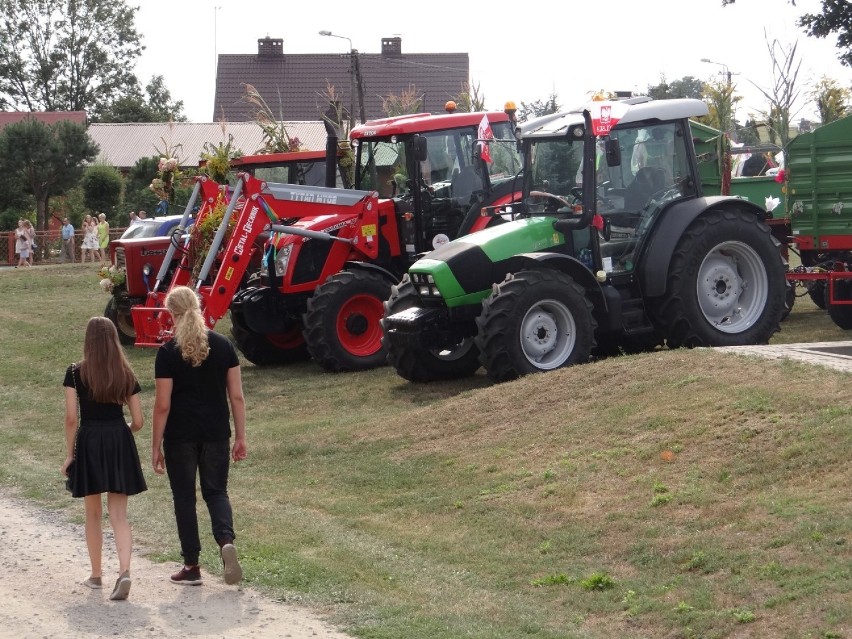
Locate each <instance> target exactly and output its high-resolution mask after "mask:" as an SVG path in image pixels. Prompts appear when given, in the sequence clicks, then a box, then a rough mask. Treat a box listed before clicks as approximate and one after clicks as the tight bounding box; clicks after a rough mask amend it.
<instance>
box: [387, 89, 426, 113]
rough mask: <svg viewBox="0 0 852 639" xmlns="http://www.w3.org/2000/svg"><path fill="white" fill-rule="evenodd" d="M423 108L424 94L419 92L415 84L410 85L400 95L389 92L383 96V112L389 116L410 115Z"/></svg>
mask: <svg viewBox="0 0 852 639" xmlns="http://www.w3.org/2000/svg"><path fill="white" fill-rule="evenodd" d="M422 110H423V94H422V93H421V94H419V95H418V93H417V89H416V88H415V87H414V86H413V85H408V89H404V90H403V91H402V92H400V94H399V95H395V94H393V93H389V94H388V95H387V96H383V97H382V112H383V113H384V114H385V115H386V116H387V117H392V116H395V115H409V114H412V113H420V112H421V111H422Z"/></svg>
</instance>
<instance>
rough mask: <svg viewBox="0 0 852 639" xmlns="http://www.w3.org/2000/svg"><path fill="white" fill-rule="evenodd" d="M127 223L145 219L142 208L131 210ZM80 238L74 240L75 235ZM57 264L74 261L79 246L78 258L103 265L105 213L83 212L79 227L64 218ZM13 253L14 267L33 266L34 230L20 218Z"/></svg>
mask: <svg viewBox="0 0 852 639" xmlns="http://www.w3.org/2000/svg"><path fill="white" fill-rule="evenodd" d="M129 217H130V225H134V224H141V223H142V222H143V221H144V220H145V219H146V213H145V211H142V210H140V211H139V212H138V213H137V212H136V211H131V212H130V216H129ZM78 234H79V236H80V239H79V240H78V239H77V236H78ZM59 235H60V244H59V254H58V258H59V263H60V264H66V263H74V262H76V261H77V248H78V247H79V249H80V261H81V262H83V263H85V262H92V263H95V262H98V261H99V262H100V263H101V265H102V266H103V265H105V264H106V263H107V260H108V259H109V251H108V249H109V242H110V224H109V222H108V221H107V217H106V215H105V214H104V213H97V214H95V215H91V214H88V213H87V214H86V215H84V216H83V221H82V222H81V224H80V228H79V230H78V229H77V228H75V227H74V225H73V224H72V223H71V221H70V220H69V218H68V217H67V216H66V217H63V218H62V223H61V225H60V231H59ZM14 241H15V255H17V257H18V261H17V264H16V265H15V268H18V267H27V266H32V265H33V255H34V253H35V249H36V248H38V247H37V245H36V232H35V228H34V227H33V224H32V222H30V221H29V220H27V219H24V218H21V219H20V220H18V227H17V229H16V230H15V236H14Z"/></svg>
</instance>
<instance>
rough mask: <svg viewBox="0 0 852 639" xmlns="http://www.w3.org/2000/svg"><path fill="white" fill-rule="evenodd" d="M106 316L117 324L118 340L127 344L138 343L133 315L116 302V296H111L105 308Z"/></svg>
mask: <svg viewBox="0 0 852 639" xmlns="http://www.w3.org/2000/svg"><path fill="white" fill-rule="evenodd" d="M104 317H106V318H107V319H108V320H109V321H110V322H112V323H113V324H115V328H116V330H117V331H118V341H119V342H121V343H122V344H124V345H125V346H133V344H135V343H136V327H134V326H133V316H132V315H131V314H130V312H129V311H127V312H124V311H122V310H120V309H119V308H118V305H117V304H116V303H115V296H110V298H109V302H107V305H106V308H105V309H104Z"/></svg>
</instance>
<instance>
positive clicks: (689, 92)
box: [648, 75, 704, 100]
mask: <svg viewBox="0 0 852 639" xmlns="http://www.w3.org/2000/svg"><path fill="white" fill-rule="evenodd" d="M703 93H704V82H702V81H701V80H699V79H698V78H695V77H693V76H691V75H686V76H684V77H682V78H681V79H680V80H672V81H671V82H666V76H665V75H661V76H660V83H659V84H657V85H648V96H650V97H652V98H654V99H655V100H670V99H673V98H695V99H696V100H700V99H701V96H702V95H703Z"/></svg>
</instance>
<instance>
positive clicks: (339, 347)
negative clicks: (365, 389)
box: [302, 269, 391, 373]
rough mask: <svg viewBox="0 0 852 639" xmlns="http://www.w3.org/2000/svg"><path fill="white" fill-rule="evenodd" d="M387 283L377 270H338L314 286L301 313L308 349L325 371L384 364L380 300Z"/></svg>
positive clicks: (381, 304) (389, 290)
mask: <svg viewBox="0 0 852 639" xmlns="http://www.w3.org/2000/svg"><path fill="white" fill-rule="evenodd" d="M390 292H391V282H390V281H388V280H387V279H386V278H385V277H382V275H381V274H379V273H373V272H370V271H363V270H358V269H356V270H353V271H342V272H340V273H337V274H335V275H332V276H331V277H329V278H328V279H327V280H326V281H325V282H324V283H323V284H321V285H320V286H318V287H317V288H316V290H315V291H314V294H313V295H312V296H311V297H310V299H308V309H307V312H306V313H305V314H304V315H303V316H302V325H303V326H304V327H305V328H304V330H303V333H304V336H305V343H306V344H307V347H308V352H309V353H310V355H311V357H313V358H314V360H316V362H317V363H318V364H319V365H320V366H322V367H323V368H324V369H326V370H327V371H332V372H335V373H337V372H344V371H361V370H367V369H369V368H376V367H378V366H383V365H384V364H386V363H387V350H386V349H385V348H384V347H383V346H382V327H381V324H380V322H381V319H382V312H383V305H384V302H385V300H386V299H387V298H388V296H389V295H390Z"/></svg>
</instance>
